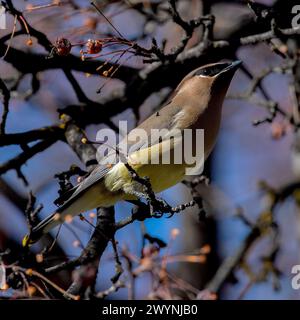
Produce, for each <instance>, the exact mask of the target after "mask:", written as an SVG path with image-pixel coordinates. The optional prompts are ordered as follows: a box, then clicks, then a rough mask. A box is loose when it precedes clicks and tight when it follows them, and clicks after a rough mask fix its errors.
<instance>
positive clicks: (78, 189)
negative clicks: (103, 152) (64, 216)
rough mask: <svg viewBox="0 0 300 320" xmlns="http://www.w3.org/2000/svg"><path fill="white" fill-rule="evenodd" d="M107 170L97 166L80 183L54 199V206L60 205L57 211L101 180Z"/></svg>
mask: <svg viewBox="0 0 300 320" xmlns="http://www.w3.org/2000/svg"><path fill="white" fill-rule="evenodd" d="M109 170H110V168H108V167H107V166H104V165H97V167H96V168H95V169H94V170H93V171H92V172H91V173H90V174H89V175H88V176H87V177H86V178H85V179H84V180H83V181H82V182H80V183H79V184H78V185H76V186H75V187H74V188H72V189H70V190H68V191H67V192H66V193H64V194H63V195H62V196H60V197H58V198H57V199H55V201H54V203H55V204H56V205H62V206H61V207H60V208H59V209H63V207H64V206H65V205H67V204H68V203H69V202H70V201H72V200H74V199H76V198H77V196H78V195H79V194H81V193H82V192H83V191H86V190H87V189H88V188H89V187H91V186H92V185H93V184H94V183H95V182H97V181H99V180H101V179H102V178H103V177H104V176H105V175H106V173H107V172H108V171H109Z"/></svg>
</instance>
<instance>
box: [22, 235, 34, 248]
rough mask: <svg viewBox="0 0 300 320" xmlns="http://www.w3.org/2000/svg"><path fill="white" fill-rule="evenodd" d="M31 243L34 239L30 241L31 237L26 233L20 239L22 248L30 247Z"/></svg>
mask: <svg viewBox="0 0 300 320" xmlns="http://www.w3.org/2000/svg"><path fill="white" fill-rule="evenodd" d="M33 243H34V241H32V239H31V238H30V235H29V234H26V236H25V237H24V238H23V240H22V246H23V247H24V248H26V247H30V246H31V245H32V244H33Z"/></svg>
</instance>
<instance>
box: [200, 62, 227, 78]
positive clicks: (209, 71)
mask: <svg viewBox="0 0 300 320" xmlns="http://www.w3.org/2000/svg"><path fill="white" fill-rule="evenodd" d="M229 66H230V63H220V64H217V65H214V66H209V67H206V68H202V69H200V70H198V71H197V72H196V73H195V75H197V76H206V77H213V76H215V75H216V74H218V73H220V72H221V71H223V70H224V69H226V68H227V67H229Z"/></svg>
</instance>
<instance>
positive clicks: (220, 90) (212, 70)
mask: <svg viewBox="0 0 300 320" xmlns="http://www.w3.org/2000/svg"><path fill="white" fill-rule="evenodd" d="M241 63H242V62H241V61H239V60H236V61H232V62H217V63H210V64H207V65H204V66H201V67H199V68H197V69H195V70H193V71H192V72H190V73H189V74H188V75H187V76H186V77H185V78H184V79H183V80H182V81H181V83H180V84H179V85H178V87H177V89H176V93H182V92H184V93H187V94H189V95H193V96H197V95H200V96H203V97H204V96H205V95H207V94H209V95H210V96H211V95H213V94H215V95H217V96H222V97H224V96H225V94H226V92H227V89H228V87H229V85H230V82H231V79H232V77H233V75H234V73H235V72H236V70H237V69H238V68H239V66H240V65H241Z"/></svg>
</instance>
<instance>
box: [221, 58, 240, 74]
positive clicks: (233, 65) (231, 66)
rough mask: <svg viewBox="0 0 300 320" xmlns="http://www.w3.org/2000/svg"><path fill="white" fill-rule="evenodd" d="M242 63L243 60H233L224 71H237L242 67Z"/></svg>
mask: <svg viewBox="0 0 300 320" xmlns="http://www.w3.org/2000/svg"><path fill="white" fill-rule="evenodd" d="M241 64H242V61H240V60H236V61H233V62H231V63H230V64H229V65H228V66H227V67H226V68H225V69H224V70H223V72H224V71H225V72H226V71H231V70H232V71H235V70H237V69H238V68H239V67H240V65H241Z"/></svg>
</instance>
